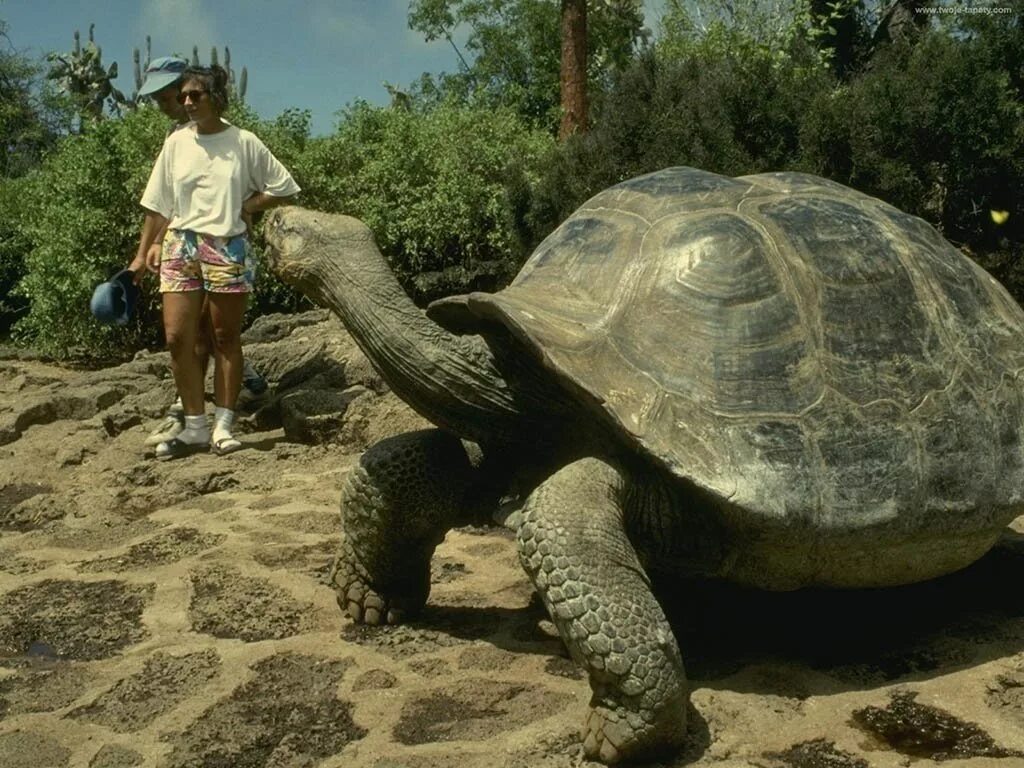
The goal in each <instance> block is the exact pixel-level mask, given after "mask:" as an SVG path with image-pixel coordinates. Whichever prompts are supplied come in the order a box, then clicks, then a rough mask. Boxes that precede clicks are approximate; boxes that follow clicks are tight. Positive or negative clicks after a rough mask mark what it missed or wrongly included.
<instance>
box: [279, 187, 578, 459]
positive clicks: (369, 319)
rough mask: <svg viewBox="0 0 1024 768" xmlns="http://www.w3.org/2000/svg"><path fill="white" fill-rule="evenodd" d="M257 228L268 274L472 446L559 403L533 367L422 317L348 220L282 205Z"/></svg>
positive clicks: (518, 429) (496, 438)
mask: <svg viewBox="0 0 1024 768" xmlns="http://www.w3.org/2000/svg"><path fill="white" fill-rule="evenodd" d="M264 231H265V233H266V236H267V241H268V243H269V244H270V245H271V248H272V254H271V266H272V267H273V269H274V270H275V271H276V272H277V274H278V275H279V276H280V277H281V278H282V279H283V280H284V281H285V282H287V283H289V284H290V285H292V286H294V287H295V288H297V289H298V290H300V291H302V292H303V293H304V294H305V295H306V296H308V297H310V298H311V299H312V300H313V301H315V302H316V303H317V304H319V305H321V306H324V307H327V308H329V309H330V310H332V311H333V312H334V313H335V314H336V315H337V316H338V317H339V318H340V319H341V321H342V323H343V324H344V325H345V328H346V329H347V330H348V331H349V333H350V334H351V335H352V337H353V339H354V340H355V341H356V343H357V344H358V345H359V347H360V348H361V349H362V350H363V352H364V353H365V354H366V356H367V357H368V358H369V359H370V361H371V362H372V363H373V364H374V366H375V367H376V368H377V370H378V371H379V372H380V374H381V376H382V378H383V379H384V380H385V381H386V382H387V384H388V386H389V387H391V389H392V390H393V391H394V392H395V394H397V395H398V396H399V397H400V398H402V400H404V401H405V402H406V403H408V404H409V405H410V406H411V407H412V408H413V409H414V410H415V411H417V412H418V413H419V414H420V415H422V416H423V417H425V418H426V419H428V420H429V421H431V422H432V423H434V424H436V425H437V426H438V427H441V428H442V429H446V430H448V431H450V432H453V433H455V434H457V435H459V436H461V437H465V438H467V439H469V440H473V441H475V442H477V443H480V444H496V443H497V444H501V443H508V442H515V441H516V439H517V438H518V437H519V436H520V435H522V434H523V432H524V419H526V420H527V421H529V420H530V419H539V418H541V417H542V414H541V413H539V412H538V409H540V410H541V411H544V410H547V411H548V412H549V413H550V412H551V406H552V405H556V404H557V402H558V401H563V402H564V398H563V397H562V396H561V394H560V392H558V391H557V387H556V386H555V385H554V384H547V383H545V382H544V381H542V379H545V378H546V377H543V376H542V375H541V371H540V369H539V367H537V366H532V365H525V364H523V363H522V362H521V360H520V359H519V357H520V356H515V355H500V353H499V355H497V356H496V355H495V353H494V352H493V351H492V349H491V348H490V347H489V346H488V345H487V343H485V341H484V340H483V339H482V338H481V337H479V336H457V335H455V334H452V333H450V332H448V331H446V330H444V329H443V328H442V327H441V326H439V325H437V324H436V323H434V322H432V321H431V320H429V319H428V318H427V316H426V313H424V312H423V311H422V310H421V309H419V308H418V307H417V306H416V305H415V304H414V303H413V302H412V301H411V300H410V299H409V297H408V296H407V295H406V293H405V291H404V290H402V287H401V285H399V283H398V281H397V280H396V279H395V277H394V275H393V274H392V272H391V270H390V268H389V267H388V265H387V262H386V261H385V259H384V257H383V256H382V255H381V253H380V250H379V249H378V248H377V245H376V243H375V242H374V240H373V235H372V234H371V232H370V230H369V229H368V228H367V227H366V226H365V225H364V224H362V223H361V222H359V221H358V220H356V219H352V218H350V217H347V216H340V215H335V214H324V213H318V212H314V211H308V210H304V209H301V208H296V207H286V208H280V209H278V210H276V211H274V212H273V213H272V214H271V215H270V216H268V218H267V222H266V225H265V230H264ZM551 400H554V401H555V402H551ZM527 428H528V427H527Z"/></svg>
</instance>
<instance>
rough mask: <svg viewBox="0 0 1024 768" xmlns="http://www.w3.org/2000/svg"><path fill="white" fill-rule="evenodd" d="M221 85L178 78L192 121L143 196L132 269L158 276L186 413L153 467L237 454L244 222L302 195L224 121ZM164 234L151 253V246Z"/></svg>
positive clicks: (193, 71)
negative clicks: (207, 362)
mask: <svg viewBox="0 0 1024 768" xmlns="http://www.w3.org/2000/svg"><path fill="white" fill-rule="evenodd" d="M227 82H228V76H227V72H225V71H224V69H223V68H221V67H218V66H216V65H215V66H212V67H189V68H188V69H186V70H185V72H184V73H183V74H182V78H181V90H180V93H179V96H178V98H179V100H180V101H181V103H182V104H183V105H184V107H185V111H186V113H187V114H188V117H189V119H190V120H191V121H192V122H191V124H190V125H188V126H186V127H184V128H182V129H180V130H177V131H175V132H174V133H172V134H171V135H170V136H168V137H167V140H166V141H165V142H164V146H163V149H162V150H161V151H160V156H159V157H158V158H157V161H156V165H154V167H153V171H152V173H151V174H150V177H149V183H148V184H147V185H146V191H145V192H144V193H143V195H142V201H141V203H142V207H143V208H145V209H146V220H145V223H144V224H143V228H142V237H141V240H140V242H139V248H138V251H137V252H136V256H135V259H134V260H133V261H132V263H131V265H130V266H129V268H130V269H132V270H133V271H135V272H136V273H138V272H141V271H142V270H143V269H147V268H148V269H149V270H150V271H151V272H159V274H160V292H161V294H162V297H163V318H164V333H165V336H166V338H167V346H168V348H169V349H170V352H171V368H172V370H173V372H174V383H175V385H176V387H177V390H178V395H179V396H180V397H181V400H182V405H183V407H184V412H185V429H183V430H182V431H181V432H180V433H178V435H177V436H176V437H173V438H171V439H169V440H166V441H164V442H162V443H160V444H159V445H157V446H156V457H157V458H158V459H172V458H177V457H179V456H186V455H188V454H190V453H195V452H197V451H200V450H206V449H208V448H209V447H211V446H212V449H213V451H214V452H215V453H217V454H225V453H230V452H231V451H235V450H237V449H238V448H240V447H241V443H239V442H238V440H236V439H235V437H234V435H233V434H232V428H233V424H234V418H235V414H234V408H235V401H236V399H237V398H238V392H239V389H240V386H241V380H242V347H241V338H240V337H241V331H242V318H243V315H244V314H245V306H246V301H247V298H248V294H249V293H250V292H251V291H252V287H253V278H254V276H255V272H256V264H255V261H254V257H253V253H252V250H251V249H250V246H249V239H248V227H247V224H246V222H247V221H251V217H252V215H253V214H255V213H257V212H259V211H264V210H267V209H268V208H273V207H274V206H277V205H281V204H283V203H285V202H287V201H288V199H289V198H291V197H293V196H294V195H295V194H297V193H298V192H299V187H298V185H297V184H296V183H295V181H294V180H293V179H292V177H291V174H289V173H288V171H287V169H286V168H285V167H284V166H283V165H282V164H281V163H280V161H278V159H277V158H276V157H274V156H273V154H271V152H270V150H269V149H267V147H266V146H265V145H264V144H263V142H262V141H260V140H259V139H258V138H257V137H256V136H255V135H254V134H252V133H250V132H249V131H246V130H243V129H240V128H238V127H237V126H234V125H231V124H229V123H227V122H226V121H224V120H223V119H221V115H223V113H224V111H225V109H226V108H227V106H228V91H227ZM164 226H166V227H167V232H166V235H165V236H164V238H163V243H162V247H161V249H160V251H159V253H157V252H156V250H155V249H153V250H151V249H150V246H151V245H152V244H153V243H154V242H155V240H156V238H157V235H158V233H159V232H160V230H161V229H162V228H163V227H164ZM204 298H205V299H206V300H207V302H208V305H209V311H210V321H211V323H212V326H213V339H214V374H213V381H214V402H215V405H216V410H215V412H214V424H213V439H212V443H211V439H210V432H209V428H208V426H207V424H206V417H205V415H204V402H203V400H204V397H203V376H202V372H201V370H202V368H201V365H200V361H199V359H198V358H197V357H196V354H195V342H196V338H197V336H198V334H199V333H200V317H201V314H202V307H203V299H204Z"/></svg>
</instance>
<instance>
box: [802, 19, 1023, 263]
mask: <svg viewBox="0 0 1024 768" xmlns="http://www.w3.org/2000/svg"><path fill="white" fill-rule="evenodd" d="M1011 69H1012V67H1010V66H1008V65H1007V64H1000V63H997V62H993V61H992V59H991V57H989V56H987V55H986V49H985V41H984V40H981V39H973V40H965V39H961V38H957V37H953V36H951V35H948V34H946V33H944V32H942V31H933V32H930V33H928V34H926V35H925V36H924V37H923V38H922V39H921V40H920V41H919V42H918V44H917V45H915V46H913V47H900V46H895V47H892V48H890V49H888V50H885V51H883V52H881V53H880V54H879V55H878V56H876V57H875V59H874V61H873V65H872V67H871V68H870V69H869V70H868V71H866V72H865V73H863V74H861V75H860V76H858V77H856V78H854V79H853V80H851V81H850V83H849V84H848V86H846V87H844V88H842V89H839V90H837V91H836V92H834V93H832V94H830V95H829V96H827V97H824V98H820V99H819V101H818V102H817V104H816V105H815V108H814V109H812V110H810V111H809V112H808V116H807V120H806V123H805V125H804V130H803V136H802V144H803V146H804V153H805V157H806V162H807V164H808V165H809V166H810V167H812V168H814V169H815V170H816V171H817V172H819V173H821V174H823V175H826V176H829V177H831V178H833V179H835V180H836V181H840V182H842V183H845V184H849V185H851V186H854V187H856V188H858V189H861V190H863V191H865V192H869V193H871V194H876V195H878V196H879V197H881V198H883V199H885V200H886V201H888V202H890V203H892V204H893V205H896V206H897V207H899V208H902V209H904V210H906V211H909V212H911V213H914V214H917V215H919V216H922V217H924V218H926V219H928V220H929V221H931V222H932V223H933V224H935V225H936V226H938V227H939V228H940V229H942V231H943V232H944V234H945V235H946V236H947V237H948V238H950V239H952V240H954V241H956V242H964V243H968V244H971V245H973V246H976V247H979V246H980V247H985V246H992V245H994V244H995V241H996V240H999V239H1003V238H1010V239H1011V240H1013V239H1016V240H1020V235H1021V233H1022V230H1021V229H1020V228H1019V223H1020V222H1021V220H1022V218H1024V200H1022V199H1021V196H1020V190H1021V189H1024V127H1022V126H1024V101H1022V100H1021V98H1020V95H1019V92H1018V91H1017V89H1016V88H1015V87H1014V85H1013V82H1012V78H1013V72H1012V71H1011ZM992 208H996V209H1000V210H1007V211H1009V212H1010V213H1011V217H1010V223H1009V226H1008V227H1004V228H1002V229H998V230H997V229H996V228H994V227H993V222H992V219H991V217H990V215H989V211H990V210H991V209H992Z"/></svg>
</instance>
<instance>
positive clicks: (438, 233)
mask: <svg viewBox="0 0 1024 768" xmlns="http://www.w3.org/2000/svg"><path fill="white" fill-rule="evenodd" d="M552 146H553V140H552V139H551V138H550V136H549V135H548V134H547V133H545V132H543V131H541V130H537V129H531V128H528V127H527V126H526V125H525V124H524V123H523V122H522V121H521V120H520V118H518V117H517V116H516V115H515V114H514V113H513V112H512V111H511V110H507V109H490V108H484V107H467V106H458V105H455V104H452V103H443V104H440V105H438V106H436V107H434V108H432V109H430V110H429V111H425V112H418V111H410V110H404V109H398V108H378V107H372V106H370V105H368V104H365V103H359V104H356V105H354V106H353V107H351V108H350V109H348V110H347V111H346V112H345V113H344V114H343V115H342V119H341V122H340V124H339V126H338V130H337V132H336V133H335V134H334V135H332V136H331V137H329V138H326V139H318V140H313V141H311V142H310V143H309V145H308V147H307V151H306V152H305V153H304V154H303V156H302V158H301V159H300V160H299V162H298V164H297V166H296V170H297V171H298V176H299V177H300V178H301V179H302V180H303V182H304V183H305V184H306V192H305V193H304V195H303V204H304V205H307V206H309V207H313V208H318V209H320V210H325V211H341V212H344V213H347V214H349V215H352V216H355V217H357V218H359V219H361V220H363V221H364V222H365V223H366V224H367V226H369V227H370V229H371V230H373V233H374V235H375V237H376V238H377V242H378V244H379V245H380V247H381V250H382V251H383V252H384V254H385V255H386V256H387V258H388V259H389V261H390V263H391V265H392V267H393V268H394V270H395V273H396V274H397V276H398V278H399V280H400V281H401V282H402V283H403V285H404V286H405V287H406V289H407V290H408V291H409V292H410V293H411V294H412V295H413V296H414V297H415V298H416V299H417V300H419V301H426V300H429V299H431V298H435V297H436V296H438V295H443V294H447V293H452V292H459V291H463V290H467V289H470V288H475V287H485V288H492V287H495V286H496V285H498V284H499V283H501V282H502V281H504V280H507V279H508V278H509V277H511V276H512V275H513V274H515V272H516V270H517V269H518V267H519V265H520V264H521V263H522V260H523V258H524V257H525V256H526V245H525V244H524V242H523V241H522V239H521V238H520V233H519V230H518V228H517V226H516V222H517V216H518V209H519V208H521V207H522V205H523V203H522V198H523V196H524V195H529V191H530V190H531V189H532V188H533V186H534V185H535V184H536V182H537V180H538V176H539V166H540V163H541V162H542V159H543V158H544V157H545V156H546V153H547V151H548V150H549V149H550V148H551V147H552ZM303 182H300V183H303Z"/></svg>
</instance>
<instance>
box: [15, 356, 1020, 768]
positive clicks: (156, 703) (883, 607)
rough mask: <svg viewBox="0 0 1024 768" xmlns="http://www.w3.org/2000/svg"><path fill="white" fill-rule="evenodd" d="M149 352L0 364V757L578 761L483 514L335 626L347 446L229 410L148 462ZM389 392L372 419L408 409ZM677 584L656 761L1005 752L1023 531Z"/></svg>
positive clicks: (861, 763)
mask: <svg viewBox="0 0 1024 768" xmlns="http://www.w3.org/2000/svg"><path fill="white" fill-rule="evenodd" d="M131 366H134V367H131ZM159 367H160V366H159V365H155V364H154V365H152V366H150V367H149V368H147V367H146V366H143V365H141V364H140V363H139V362H138V361H137V362H136V363H133V364H130V366H129V367H128V368H127V369H126V370H123V369H125V367H124V366H122V369H113V371H112V372H111V373H110V375H109V376H105V377H103V378H102V380H98V379H97V377H96V374H95V372H94V373H91V374H85V373H80V372H73V371H67V370H63V369H58V368H55V367H51V366H46V365H43V364H40V363H37V362H29V361H20V360H7V361H0V394H2V395H3V397H4V398H5V400H4V401H3V408H5V409H6V412H7V414H8V416H10V418H8V420H7V422H6V423H15V422H16V421H17V419H16V418H15V417H16V416H17V414H20V413H24V412H25V411H26V410H28V409H29V408H35V409H36V412H35V415H31V414H30V416H31V418H29V417H25V418H23V419H22V422H21V425H20V427H19V428H18V429H17V430H15V432H14V433H8V435H7V438H6V439H5V442H4V444H3V445H0V526H2V531H0V766H3V767H4V768H50V767H51V766H52V768H65V767H68V768H86V767H88V768H115V767H117V768H122V767H123V768H127V767H128V766H153V767H154V768H185V767H186V766H188V767H190V768H207V767H209V768H213V767H215V766H216V767H218V768H221V767H223V768H227V767H231V768H249V767H250V766H251V767H253V768H256V767H260V768H306V767H307V766H309V767H312V766H338V767H340V766H346V767H347V766H355V767H357V768H359V767H363V766H365V767H366V768H440V767H443V766H458V767H459V768H483V767H484V766H515V767H519V768H529V767H530V766H541V767H545V768H568V767H569V766H578V765H581V764H584V763H585V761H584V760H583V759H582V753H581V749H580V747H579V744H578V741H577V738H576V731H577V728H578V726H579V724H580V723H581V722H582V719H583V716H584V712H585V709H586V706H587V702H588V699H589V688H588V686H587V683H586V680H585V679H584V678H583V677H582V676H581V675H580V674H579V672H578V671H577V670H576V668H575V667H574V665H573V664H572V662H571V661H570V660H569V659H567V658H566V656H565V652H564V649H563V647H562V645H561V643H560V642H559V641H558V639H557V638H555V637H553V636H552V634H551V629H550V625H549V624H548V623H547V622H546V621H545V620H544V619H545V617H544V615H543V613H542V612H541V611H540V610H539V609H538V607H537V604H536V602H535V601H534V600H533V599H532V595H531V590H530V587H529V584H528V582H527V581H526V578H525V576H524V575H523V573H522V571H521V570H520V569H519V567H518V564H517V561H516V554H515V548H514V542H513V541H512V539H511V537H510V535H509V534H508V533H507V532H505V531H503V530H500V529H497V528H495V529H486V530H483V529H473V530H458V531H454V532H452V533H451V534H450V535H449V537H448V538H447V540H446V541H445V542H444V543H443V544H442V546H441V547H440V548H439V551H438V554H437V556H436V558H435V561H434V567H433V582H434V583H433V588H432V593H431V598H430V603H429V607H428V609H427V611H426V612H425V613H424V615H423V616H422V617H421V618H420V619H419V620H418V621H417V622H416V623H415V624H413V625H411V626H404V627H393V628H384V629H370V628H366V627H359V626H355V625H353V624H351V623H350V622H349V621H348V620H347V619H345V618H343V617H342V615H341V613H340V612H339V611H338V609H337V607H336V605H335V601H334V595H333V592H332V591H331V590H330V588H329V587H328V586H327V584H326V580H327V572H328V568H329V560H330V557H331V553H332V549H333V546H334V543H335V541H336V537H337V530H336V525H337V523H336V518H337V510H336V506H337V494H338V487H339V485H340V482H341V479H342V477H343V476H344V473H345V472H346V471H347V469H348V468H349V467H351V466H352V463H353V462H354V461H355V459H356V456H357V455H358V450H359V446H358V445H354V444H345V443H340V442H332V443H329V444H327V445H318V446H307V445H300V444H297V443H292V442H288V441H287V440H285V438H284V434H283V432H282V431H281V430H280V429H275V428H264V427H266V426H267V425H266V424H263V425H261V424H260V423H259V420H258V419H250V420H248V421H247V422H245V423H246V429H247V430H248V434H246V435H245V436H244V440H245V442H246V445H247V450H244V451H242V452H240V453H238V454H235V455H233V456H229V457H224V458H217V457H214V456H205V455H204V456H196V457H193V458H190V459H188V460H184V461H180V462H170V463H167V464H157V463H154V462H152V461H150V460H148V459H146V458H145V457H144V455H143V449H142V448H141V442H142V438H143V437H144V436H145V434H146V433H147V430H148V429H149V428H150V427H151V426H152V425H153V423H154V421H155V418H156V417H157V416H158V406H159V404H160V403H159V402H157V403H156V405H154V404H153V400H154V398H155V399H156V400H158V401H159V400H160V397H162V396H164V395H165V394H167V392H166V390H167V387H168V384H167V382H166V381H165V380H163V379H161V378H160V374H159V370H158V369H159ZM150 368H152V370H150ZM147 371H149V372H147ZM90 377H91V378H90ZM147 377H149V378H147ZM103 382H106V384H104V383H103ZM118 382H120V383H118ZM161 388H163V389H161ZM94 390H95V391H94ZM101 390H102V391H101ZM108 390H114V391H113V393H112V394H111V393H109V392H108V393H107V394H104V392H107V391H108ZM43 391H45V393H46V397H45V398H43V399H42V400H41V399H39V397H38V394H39V393H40V392H43ZM154 392H156V394H154ZM61 398H63V399H61ZM75 398H78V400H75ZM388 398H389V396H387V395H385V396H380V397H378V398H377V399H376V400H375V402H374V404H372V406H371V407H369V408H367V409H364V415H366V414H370V416H371V417H372V418H373V419H376V422H375V427H374V429H373V430H370V432H371V433H372V434H370V435H368V437H370V438H372V437H380V436H383V435H385V434H388V433H389V432H396V431H399V430H402V429H407V428H409V427H410V426H414V425H416V423H417V422H416V419H415V418H414V417H413V416H412V415H411V414H409V413H408V412H406V411H404V410H403V408H402V406H400V405H396V404H395V402H394V401H393V400H389V399H388ZM44 400H48V401H49V402H51V403H53V402H57V403H62V405H60V407H55V406H53V405H51V406H49V411H48V412H47V407H46V406H43V405H39V403H41V402H44ZM79 401H81V402H79ZM76 403H77V405H76ZM154 408H157V410H153V409H154ZM19 409H20V410H19ZM147 409H148V410H147ZM44 412H46V414H45V415H46V418H39V413H44ZM12 414H13V415H12ZM2 416H3V413H2V412H0V417H2ZM1018 529H1019V530H1024V520H1018ZM674 593H675V594H674V600H673V602H672V603H671V604H670V605H668V606H667V607H668V610H669V612H670V614H671V616H672V617H673V622H674V625H675V627H676V631H677V634H678V636H679V638H680V640H681V644H682V647H683V654H684V657H685V659H686V661H687V664H688V669H689V672H690V675H691V678H692V679H693V688H694V690H693V696H692V707H691V711H690V729H689V739H688V743H687V747H686V750H685V751H684V753H683V754H681V755H678V756H676V757H674V758H672V759H671V760H668V761H666V762H664V763H662V765H679V766H682V765H695V766H736V767H737V768H739V767H741V766H755V767H756V768H868V767H870V768H874V767H875V766H878V767H879V768H888V767H890V766H893V767H894V766H909V765H914V766H916V767H917V768H925V767H926V766H929V765H932V764H938V763H941V764H942V765H943V766H950V767H951V768H952V767H953V766H979V767H980V766H992V767H993V768H995V767H997V766H1006V767H1007V768H1013V767H1014V766H1024V535H1021V533H1017V532H1014V531H1012V530H1009V531H1008V532H1007V535H1006V536H1005V537H1004V540H1003V541H1002V543H1001V544H1000V545H999V547H997V549H996V550H995V551H994V552H993V553H992V554H991V555H989V556H988V557H986V558H985V559H984V560H983V561H982V562H980V563H979V564H977V565H976V566H974V567H973V568H971V569H969V570H968V571H966V572H964V573H961V574H957V575H955V576H952V577H949V578H946V579H943V580H940V581H938V582H934V583H931V584H926V585H919V586H916V587H908V588H905V589H898V590H884V591H872V592H849V593H815V592H807V593H795V594H788V595H769V594H764V593H756V592H749V591H744V590H736V589H732V588H728V587H724V586H720V585H712V584H701V585H693V586H688V587H684V588H679V587H676V588H675V590H674Z"/></svg>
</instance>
